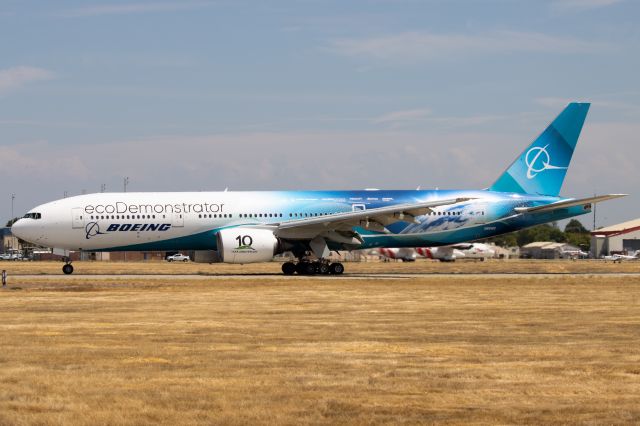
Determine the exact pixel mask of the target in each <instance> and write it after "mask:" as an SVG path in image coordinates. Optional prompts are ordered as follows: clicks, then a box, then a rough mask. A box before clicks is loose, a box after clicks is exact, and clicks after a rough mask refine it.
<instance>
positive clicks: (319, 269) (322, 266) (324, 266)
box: [316, 263, 329, 275]
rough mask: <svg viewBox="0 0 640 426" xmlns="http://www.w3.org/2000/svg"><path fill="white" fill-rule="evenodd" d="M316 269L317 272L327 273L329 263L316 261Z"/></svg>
mask: <svg viewBox="0 0 640 426" xmlns="http://www.w3.org/2000/svg"><path fill="white" fill-rule="evenodd" d="M316 271H317V272H318V273H319V274H322V275H327V274H328V273H329V265H327V264H326V263H318V267H317V269H316Z"/></svg>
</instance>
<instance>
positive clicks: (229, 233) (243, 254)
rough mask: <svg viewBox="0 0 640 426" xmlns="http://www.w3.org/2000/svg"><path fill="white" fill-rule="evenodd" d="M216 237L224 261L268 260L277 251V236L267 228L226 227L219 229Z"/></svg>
mask: <svg viewBox="0 0 640 426" xmlns="http://www.w3.org/2000/svg"><path fill="white" fill-rule="evenodd" d="M216 239H217V242H218V254H219V256H220V258H221V260H222V261H223V262H225V263H255V262H268V261H270V260H271V259H272V258H273V256H274V255H276V254H277V253H278V246H279V241H278V238H277V237H276V236H275V235H273V231H271V230H269V229H255V228H243V227H238V228H228V229H223V230H221V231H219V232H218V233H217V235H216Z"/></svg>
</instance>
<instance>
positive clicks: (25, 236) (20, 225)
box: [11, 219, 32, 241]
mask: <svg viewBox="0 0 640 426" xmlns="http://www.w3.org/2000/svg"><path fill="white" fill-rule="evenodd" d="M29 230H30V226H29V224H27V221H26V220H25V219H18V220H17V221H16V222H15V223H14V224H13V225H11V233H12V234H13V235H15V236H16V237H18V238H20V239H21V240H25V241H32V238H31V232H29Z"/></svg>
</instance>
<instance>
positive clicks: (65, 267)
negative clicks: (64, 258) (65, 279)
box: [62, 263, 73, 275]
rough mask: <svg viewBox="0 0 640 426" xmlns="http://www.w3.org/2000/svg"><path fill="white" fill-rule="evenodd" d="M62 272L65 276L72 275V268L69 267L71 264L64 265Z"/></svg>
mask: <svg viewBox="0 0 640 426" xmlns="http://www.w3.org/2000/svg"><path fill="white" fill-rule="evenodd" d="M62 272H64V273H65V275H70V274H73V266H71V264H69V263H67V264H66V265H64V266H63V267H62Z"/></svg>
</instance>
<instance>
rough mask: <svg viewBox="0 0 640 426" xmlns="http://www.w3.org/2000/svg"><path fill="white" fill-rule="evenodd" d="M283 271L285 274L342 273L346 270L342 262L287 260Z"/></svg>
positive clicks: (283, 265)
mask: <svg viewBox="0 0 640 426" xmlns="http://www.w3.org/2000/svg"><path fill="white" fill-rule="evenodd" d="M282 272H283V273H284V274H285V275H293V274H295V273H298V275H316V274H319V275H329V274H331V275H341V274H342V273H343V272H344V266H343V265H342V263H339V262H336V263H329V262H328V261H325V260H318V261H314V262H311V261H308V260H301V261H299V262H298V263H293V262H285V263H283V264H282Z"/></svg>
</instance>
